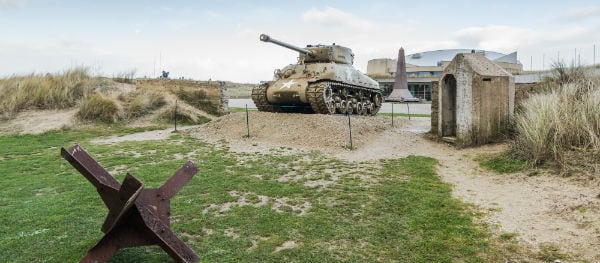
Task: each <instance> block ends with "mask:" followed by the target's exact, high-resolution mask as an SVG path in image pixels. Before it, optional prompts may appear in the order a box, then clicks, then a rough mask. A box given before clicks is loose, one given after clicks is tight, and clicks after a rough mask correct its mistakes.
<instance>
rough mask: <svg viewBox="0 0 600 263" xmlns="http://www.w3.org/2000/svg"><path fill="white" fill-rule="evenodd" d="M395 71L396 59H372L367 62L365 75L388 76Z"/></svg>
mask: <svg viewBox="0 0 600 263" xmlns="http://www.w3.org/2000/svg"><path fill="white" fill-rule="evenodd" d="M392 72H396V60H395V59H389V58H381V59H372V60H369V62H367V75H369V76H373V77H390V76H392V74H391V73H392Z"/></svg>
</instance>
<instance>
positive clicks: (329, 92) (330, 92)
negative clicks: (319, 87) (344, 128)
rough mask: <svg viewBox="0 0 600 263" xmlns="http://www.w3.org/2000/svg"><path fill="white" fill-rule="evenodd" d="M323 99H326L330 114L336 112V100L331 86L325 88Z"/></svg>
mask: <svg viewBox="0 0 600 263" xmlns="http://www.w3.org/2000/svg"><path fill="white" fill-rule="evenodd" d="M323 100H324V101H325V105H326V106H327V111H328V113H329V114H334V113H335V100H334V98H333V89H332V88H331V86H329V85H327V86H326V87H325V88H323Z"/></svg>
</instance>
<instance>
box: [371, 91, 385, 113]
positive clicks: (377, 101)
mask: <svg viewBox="0 0 600 263" xmlns="http://www.w3.org/2000/svg"><path fill="white" fill-rule="evenodd" d="M382 103H383V101H382V99H381V93H375V94H374V95H373V111H372V112H371V115H376V114H377V113H378V112H379V109H381V104H382Z"/></svg>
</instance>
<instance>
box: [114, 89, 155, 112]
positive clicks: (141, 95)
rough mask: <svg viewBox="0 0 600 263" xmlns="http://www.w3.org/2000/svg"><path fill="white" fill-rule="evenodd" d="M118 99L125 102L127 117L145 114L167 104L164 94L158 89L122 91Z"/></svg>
mask: <svg viewBox="0 0 600 263" xmlns="http://www.w3.org/2000/svg"><path fill="white" fill-rule="evenodd" d="M118 99H119V101H121V102H123V104H124V112H125V116H126V118H127V119H133V118H138V117H141V116H144V115H146V114H149V113H150V112H152V111H154V110H156V109H158V108H160V107H162V106H164V105H165V104H166V100H165V96H164V94H163V93H160V92H158V91H147V90H137V91H134V92H129V93H122V94H120V95H119V96H118Z"/></svg>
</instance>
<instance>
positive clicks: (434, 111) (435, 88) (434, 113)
mask: <svg viewBox="0 0 600 263" xmlns="http://www.w3.org/2000/svg"><path fill="white" fill-rule="evenodd" d="M439 89H440V88H439V81H432V82H431V131H429V132H431V133H436V134H437V132H438V121H439V117H438V113H439V102H438V100H439V98H438V96H439V95H438V93H439Z"/></svg>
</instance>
